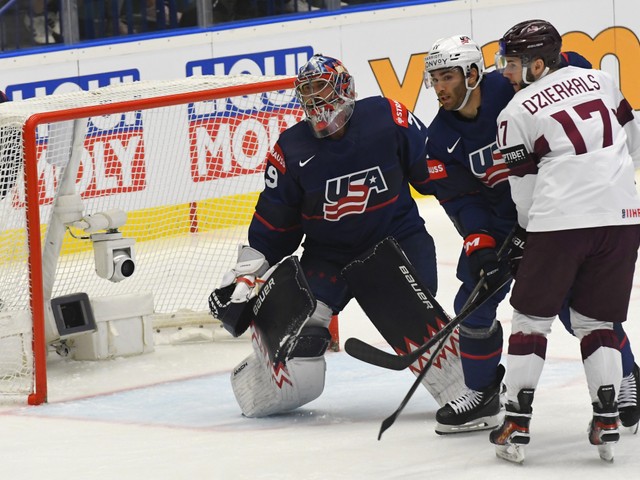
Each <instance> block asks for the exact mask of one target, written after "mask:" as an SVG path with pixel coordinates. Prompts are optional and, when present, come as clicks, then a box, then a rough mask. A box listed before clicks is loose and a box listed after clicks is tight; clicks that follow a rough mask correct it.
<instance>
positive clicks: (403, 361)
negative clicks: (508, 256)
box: [344, 228, 515, 370]
mask: <svg viewBox="0 0 640 480" xmlns="http://www.w3.org/2000/svg"><path fill="white" fill-rule="evenodd" d="M514 233H515V228H514V229H513V230H511V232H509V234H508V235H507V237H506V238H505V240H504V242H503V243H502V245H501V246H500V250H499V251H498V258H502V256H503V254H504V252H505V251H506V250H507V248H508V247H509V245H510V243H511V239H512V238H513V234H514ZM510 280H511V274H508V275H505V277H504V278H503V279H502V281H501V282H500V283H499V286H498V287H496V288H495V289H494V290H493V291H491V292H489V291H485V292H482V293H480V291H481V290H482V289H483V288H484V282H483V279H481V280H480V281H479V282H478V283H477V284H476V286H475V287H474V289H473V290H472V292H471V293H470V294H469V298H468V299H467V302H466V303H465V305H464V306H463V307H462V310H461V311H460V313H458V315H456V317H454V318H453V319H452V320H450V321H449V323H447V325H445V326H444V327H443V328H442V330H439V331H438V332H436V333H435V334H434V335H433V336H432V337H431V338H430V339H429V340H427V341H426V342H425V343H423V344H422V345H420V346H419V347H418V348H417V349H415V350H413V351H411V352H408V353H406V354H405V355H396V354H394V353H389V352H387V351H385V350H381V349H379V348H377V347H374V346H373V345H370V344H368V343H366V342H364V341H362V340H360V339H358V338H354V337H352V338H348V339H347V341H346V342H345V344H344V349H345V351H346V352H347V353H348V354H349V355H351V356H352V357H354V358H357V359H358V360H361V361H363V362H366V363H369V364H371V365H376V366H378V367H382V368H387V369H389V370H404V369H405V368H408V367H410V366H411V365H412V364H413V363H415V362H416V361H417V360H418V359H419V358H420V357H421V356H422V355H423V354H424V353H426V352H428V351H429V349H431V348H432V347H433V346H434V345H436V343H438V342H439V341H440V340H442V339H443V338H445V337H448V336H449V335H450V334H451V333H452V332H453V331H454V330H455V329H456V327H457V326H458V325H460V323H462V322H463V321H464V320H465V319H466V318H467V317H468V316H469V315H471V314H472V313H473V312H475V310H476V309H478V308H480V307H481V306H482V305H483V304H484V302H486V301H487V300H489V298H491V297H492V296H493V294H495V293H496V292H498V291H499V290H500V289H501V288H502V287H504V285H506V284H507V283H508V282H509V281H510ZM430 301H432V302H434V303H437V301H436V300H435V298H433V299H430Z"/></svg>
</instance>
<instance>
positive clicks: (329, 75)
mask: <svg viewBox="0 0 640 480" xmlns="http://www.w3.org/2000/svg"><path fill="white" fill-rule="evenodd" d="M295 89H296V97H297V99H298V101H299V102H300V106H301V107H302V109H303V110H304V113H305V116H306V120H307V122H308V123H309V125H310V126H311V130H312V132H313V134H314V135H315V136H316V137H317V138H324V137H328V136H329V135H332V134H334V133H335V132H337V131H339V130H340V129H341V128H342V127H344V126H345V125H346V124H347V122H348V121H349V119H350V118H351V114H353V108H354V105H355V98H356V92H355V89H354V82H353V77H351V75H349V72H348V71H347V69H346V68H345V66H344V65H343V64H342V62H340V60H336V59H335V58H331V57H325V56H324V55H320V54H316V55H314V56H313V57H311V59H310V60H309V61H308V62H307V63H306V64H305V65H304V66H302V67H301V68H300V71H299V72H298V78H297V79H296V81H295Z"/></svg>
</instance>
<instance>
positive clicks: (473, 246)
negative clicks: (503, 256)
mask: <svg viewBox="0 0 640 480" xmlns="http://www.w3.org/2000/svg"><path fill="white" fill-rule="evenodd" d="M495 247H496V241H495V239H494V238H493V237H492V236H491V235H489V234H488V233H486V232H484V231H480V232H477V233H472V234H470V235H467V237H466V238H465V239H464V250H465V252H466V254H467V257H468V259H469V270H470V271H471V275H472V276H473V278H474V279H475V281H476V282H478V281H480V279H481V278H483V277H484V279H485V281H486V284H485V287H486V288H487V289H488V290H492V289H493V288H495V287H497V285H498V284H499V282H500V277H501V276H502V275H500V262H499V261H498V254H497V252H496V249H495Z"/></svg>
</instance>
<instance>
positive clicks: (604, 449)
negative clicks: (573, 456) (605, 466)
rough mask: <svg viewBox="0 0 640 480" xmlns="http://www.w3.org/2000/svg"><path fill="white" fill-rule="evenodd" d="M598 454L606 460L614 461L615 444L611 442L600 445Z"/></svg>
mask: <svg viewBox="0 0 640 480" xmlns="http://www.w3.org/2000/svg"><path fill="white" fill-rule="evenodd" d="M598 455H600V458H601V459H602V460H604V461H605V462H608V463H613V445H612V444H610V443H605V444H604V445H598Z"/></svg>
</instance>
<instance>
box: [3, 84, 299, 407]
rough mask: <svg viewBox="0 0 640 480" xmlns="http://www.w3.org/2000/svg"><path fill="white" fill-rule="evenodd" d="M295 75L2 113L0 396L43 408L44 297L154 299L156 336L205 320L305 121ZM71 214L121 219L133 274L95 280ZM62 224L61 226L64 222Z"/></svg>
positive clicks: (35, 104)
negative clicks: (278, 144)
mask: <svg viewBox="0 0 640 480" xmlns="http://www.w3.org/2000/svg"><path fill="white" fill-rule="evenodd" d="M292 86H293V79H291V78H284V77H277V78H276V77H270V78H266V77H255V76H248V75H242V76H235V77H234V76H231V77H221V76H202V77H192V78H187V79H181V80H176V81H165V82H136V83H130V84H123V85H116V86H110V87H106V88H100V89H96V90H92V91H88V92H86V91H81V92H74V93H69V94H60V95H53V96H50V97H43V98H35V99H30V100H25V101H16V102H8V103H5V104H2V105H0V155H1V157H0V168H1V175H0V190H1V191H0V193H1V194H2V199H1V200H0V226H1V229H0V299H1V304H0V394H12V395H27V396H28V401H29V403H31V404H38V403H42V402H44V401H46V395H47V393H46V391H47V386H46V359H47V355H48V354H51V353H50V352H51V351H52V345H54V344H55V343H56V341H58V340H59V335H58V334H57V331H56V327H55V323H53V321H52V318H51V307H50V300H51V299H53V298H56V297H60V296H64V295H69V294H74V293H78V292H84V293H86V294H87V295H88V297H89V298H90V299H93V298H105V297H106V298H117V296H118V295H129V294H132V293H145V294H147V293H151V294H152V296H153V308H154V314H153V321H154V328H161V327H163V326H167V325H169V326H171V325H175V326H178V327H180V326H182V325H190V324H194V325H202V324H203V323H209V322H213V321H214V319H213V318H212V317H211V316H210V315H209V314H208V304H207V299H208V296H209V293H210V292H211V290H212V289H213V288H214V287H216V286H218V285H219V284H220V281H221V278H222V275H223V273H224V272H225V271H226V270H228V269H229V268H230V267H231V266H232V265H233V264H234V263H235V260H236V256H237V246H238V244H239V243H242V242H246V230H247V224H248V223H249V221H250V219H251V215H252V213H253V209H254V207H255V203H256V199H257V194H258V193H259V191H260V190H262V188H263V170H264V165H265V158H266V156H267V153H268V152H269V150H270V148H271V147H272V146H273V145H274V143H275V141H276V140H277V138H278V135H279V134H280V132H282V131H283V130H284V129H286V128H287V127H289V126H291V125H293V124H294V123H296V122H297V121H299V120H300V119H301V118H302V113H301V111H300V109H299V106H298V104H297V102H296V100H295V96H294V94H293V90H292ZM74 196H75V197H76V198H78V197H79V198H80V199H81V205H82V209H83V211H82V212H81V216H87V215H90V216H91V215H94V214H97V213H100V212H110V211H113V210H121V211H124V212H126V223H125V224H124V225H123V226H121V227H120V228H119V229H118V231H119V232H121V234H122V236H123V237H124V238H131V239H134V240H135V244H134V246H133V252H135V271H134V273H133V274H132V275H131V276H130V277H128V278H124V279H123V280H122V281H119V282H112V281H109V280H107V279H105V278H102V277H100V276H99V275H98V274H97V273H96V263H95V260H94V248H93V245H92V243H93V242H92V241H91V240H88V239H87V237H88V235H87V233H86V232H84V231H82V230H81V229H78V228H76V226H74V225H72V224H70V221H71V220H74V219H75V217H74V215H75V216H77V215H76V214H77V212H75V213H74V210H73V208H69V206H68V202H66V201H63V200H64V199H68V198H74ZM70 225H71V226H70Z"/></svg>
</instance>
